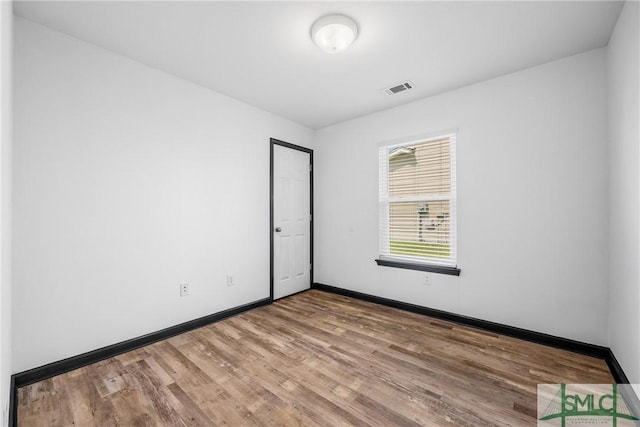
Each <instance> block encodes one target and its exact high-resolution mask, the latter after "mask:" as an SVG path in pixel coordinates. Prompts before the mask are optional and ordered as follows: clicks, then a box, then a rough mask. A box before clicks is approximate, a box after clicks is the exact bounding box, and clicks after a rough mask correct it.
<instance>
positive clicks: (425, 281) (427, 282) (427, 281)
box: [424, 274, 431, 286]
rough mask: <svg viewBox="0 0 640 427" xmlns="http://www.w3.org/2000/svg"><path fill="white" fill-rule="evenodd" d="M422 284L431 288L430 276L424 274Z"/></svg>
mask: <svg viewBox="0 0 640 427" xmlns="http://www.w3.org/2000/svg"><path fill="white" fill-rule="evenodd" d="M424 284H425V285H427V286H431V275H430V274H425V275H424Z"/></svg>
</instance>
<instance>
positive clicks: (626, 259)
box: [607, 1, 640, 391]
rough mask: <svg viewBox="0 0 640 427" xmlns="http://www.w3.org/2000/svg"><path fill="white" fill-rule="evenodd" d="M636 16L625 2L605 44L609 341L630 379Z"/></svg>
mask: <svg viewBox="0 0 640 427" xmlns="http://www.w3.org/2000/svg"><path fill="white" fill-rule="evenodd" d="M639 19H640V16H639V13H638V2H635V1H627V2H626V3H625V6H624V9H623V10H622V13H621V14H620V17H619V18H618V23H617V24H616V27H615V30H614V32H613V34H612V36H611V39H610V41H609V46H608V48H607V81H608V96H609V99H608V101H609V102H608V112H609V141H610V161H609V169H610V199H609V200H610V204H609V205H610V211H609V212H610V214H609V215H610V236H609V244H610V260H611V261H610V276H609V282H610V285H609V286H610V302H609V344H610V346H611V349H612V350H613V353H614V354H615V356H616V359H618V361H619V362H620V364H621V365H622V368H623V369H624V371H625V373H626V374H627V376H628V377H629V380H630V381H631V382H632V383H636V384H640V270H639V268H640V262H639V260H640V250H639V245H640V228H639V226H638V225H639V223H640V209H639V207H638V203H639V201H640V183H639V181H638V180H639V179H640V173H639V171H640V157H639V156H640V150H639V149H638V145H639V144H640V132H639V130H638V120H639V117H640V111H639V110H638V98H639V91H640V87H639V84H638V81H639V80H640V72H639V70H638V62H639V61H640V58H639V54H638V51H639V50H640V46H639V42H638V40H640V31H639V29H638V27H639V25H638V21H639ZM639 391H640V390H639Z"/></svg>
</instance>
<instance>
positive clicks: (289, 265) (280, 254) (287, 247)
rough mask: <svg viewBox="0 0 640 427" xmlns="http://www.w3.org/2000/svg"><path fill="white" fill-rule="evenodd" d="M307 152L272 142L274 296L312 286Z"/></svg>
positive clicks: (308, 162)
mask: <svg viewBox="0 0 640 427" xmlns="http://www.w3.org/2000/svg"><path fill="white" fill-rule="evenodd" d="M310 161H311V158H310V153H307V152H304V151H300V150H295V149H293V148H287V147H283V146H281V145H277V144H274V146H273V227H274V228H273V230H272V233H273V298H274V299H278V298H282V297H285V296H287V295H291V294H293V293H296V292H300V291H303V290H305V289H309V288H310V287H311V254H310V239H311V190H310V185H309V184H310V182H311V181H310V180H311V178H310V167H309V166H310V164H311V162H310Z"/></svg>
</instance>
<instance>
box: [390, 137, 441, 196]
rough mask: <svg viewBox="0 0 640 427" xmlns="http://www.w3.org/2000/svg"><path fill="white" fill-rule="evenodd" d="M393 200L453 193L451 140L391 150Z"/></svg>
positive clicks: (391, 192) (391, 194)
mask: <svg viewBox="0 0 640 427" xmlns="http://www.w3.org/2000/svg"><path fill="white" fill-rule="evenodd" d="M388 159H389V169H388V171H389V172H388V173H389V197H392V198H393V197H420V196H433V195H446V194H449V193H450V192H451V168H450V164H451V154H450V142H449V138H446V139H441V140H435V141H429V142H425V143H422V144H415V145H411V146H406V147H397V148H392V149H389V154H388Z"/></svg>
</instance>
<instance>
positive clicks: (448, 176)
mask: <svg viewBox="0 0 640 427" xmlns="http://www.w3.org/2000/svg"><path fill="white" fill-rule="evenodd" d="M455 145H456V136H455V134H454V133H450V134H444V135H439V136H437V137H433V138H425V139H421V140H417V141H412V142H406V143H401V144H394V145H384V146H381V147H380V148H379V165H380V170H379V176H380V232H379V236H380V258H381V259H383V260H389V261H398V262H410V263H420V264H428V265H438V266H446V267H457V258H456V159H455V152H456V149H455Z"/></svg>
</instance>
